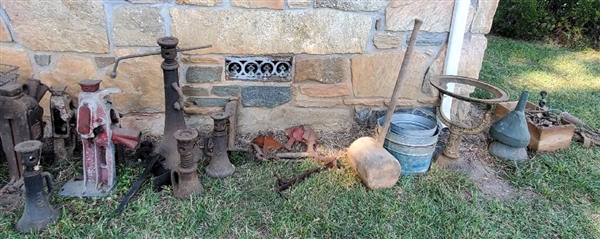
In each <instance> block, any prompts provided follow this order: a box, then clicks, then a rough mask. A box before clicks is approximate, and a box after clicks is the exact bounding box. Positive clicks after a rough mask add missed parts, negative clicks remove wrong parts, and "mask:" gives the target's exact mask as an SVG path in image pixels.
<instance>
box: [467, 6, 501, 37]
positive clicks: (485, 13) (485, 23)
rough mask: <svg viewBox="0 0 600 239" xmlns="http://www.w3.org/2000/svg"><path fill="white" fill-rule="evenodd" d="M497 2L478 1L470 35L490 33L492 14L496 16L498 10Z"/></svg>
mask: <svg viewBox="0 0 600 239" xmlns="http://www.w3.org/2000/svg"><path fill="white" fill-rule="evenodd" d="M498 2H499V0H479V1H478V6H477V12H476V13H475V17H474V19H473V25H472V26H471V32H472V33H483V34H488V33H489V32H490V30H491V29H492V21H493V20H494V14H496V9H497V8H498Z"/></svg>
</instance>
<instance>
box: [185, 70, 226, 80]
mask: <svg viewBox="0 0 600 239" xmlns="http://www.w3.org/2000/svg"><path fill="white" fill-rule="evenodd" d="M222 72H223V67H220V66H190V67H189V68H188V69H187V71H186V73H185V79H186V81H187V82H190V83H192V82H193V83H209V82H217V81H221V74H222Z"/></svg>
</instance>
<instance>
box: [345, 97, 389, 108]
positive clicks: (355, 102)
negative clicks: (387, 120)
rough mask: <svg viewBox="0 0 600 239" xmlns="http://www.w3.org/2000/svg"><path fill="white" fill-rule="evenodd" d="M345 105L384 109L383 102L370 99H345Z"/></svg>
mask: <svg viewBox="0 0 600 239" xmlns="http://www.w3.org/2000/svg"><path fill="white" fill-rule="evenodd" d="M344 104H346V105H352V106H368V107H383V100H382V99H368V98H358V99H357V98H354V99H344Z"/></svg>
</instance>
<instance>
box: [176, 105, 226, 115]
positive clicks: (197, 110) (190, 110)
mask: <svg viewBox="0 0 600 239" xmlns="http://www.w3.org/2000/svg"><path fill="white" fill-rule="evenodd" d="M183 111H184V112H185V113H186V114H195V115H210V114H212V113H216V112H221V111H223V107H198V106H186V107H183Z"/></svg>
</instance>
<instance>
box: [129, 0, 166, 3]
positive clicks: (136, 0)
mask: <svg viewBox="0 0 600 239" xmlns="http://www.w3.org/2000/svg"><path fill="white" fill-rule="evenodd" d="M127 1H128V2H132V3H164V2H168V1H169V0H127Z"/></svg>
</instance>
